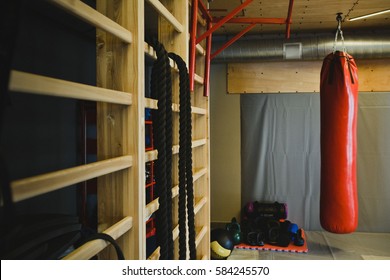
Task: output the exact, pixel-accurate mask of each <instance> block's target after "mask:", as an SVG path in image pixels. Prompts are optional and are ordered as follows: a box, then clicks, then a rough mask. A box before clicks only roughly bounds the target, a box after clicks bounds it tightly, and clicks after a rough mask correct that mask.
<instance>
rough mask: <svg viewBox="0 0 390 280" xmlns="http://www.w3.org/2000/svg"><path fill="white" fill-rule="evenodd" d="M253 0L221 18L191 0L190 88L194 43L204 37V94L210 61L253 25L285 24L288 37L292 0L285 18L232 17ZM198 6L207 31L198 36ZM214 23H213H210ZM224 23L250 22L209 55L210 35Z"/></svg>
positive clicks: (193, 65) (207, 86)
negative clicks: (213, 16)
mask: <svg viewBox="0 0 390 280" xmlns="http://www.w3.org/2000/svg"><path fill="white" fill-rule="evenodd" d="M252 1H253V0H246V1H245V2H243V3H242V4H241V5H240V6H238V7H237V8H235V9H234V10H233V11H231V12H230V13H229V14H228V15H226V16H225V17H223V18H212V17H211V16H210V14H209V12H208V10H207V8H206V7H205V5H204V3H203V2H202V1H201V0H200V1H199V0H192V26H191V33H190V41H191V42H190V65H189V76H190V77H189V78H190V90H191V91H193V90H194V76H195V56H196V53H195V52H196V44H198V43H200V42H201V41H203V40H204V39H206V55H205V56H206V57H205V60H206V63H205V77H204V84H203V86H204V96H208V95H209V78H210V61H211V59H213V58H214V57H215V56H216V55H218V54H219V53H220V52H222V51H223V50H224V49H226V48H227V47H229V46H230V45H231V44H233V43H234V42H235V41H237V40H238V39H239V38H241V37H242V36H243V35H244V34H246V33H247V32H248V31H249V30H251V29H252V28H253V27H255V25H256V24H286V33H285V34H286V38H287V39H288V38H290V27H291V17H292V9H293V5H294V0H289V7H288V12H287V18H286V19H285V18H233V17H234V16H235V15H237V13H239V12H240V11H241V10H242V9H244V8H245V7H246V6H248V5H249V4H250V3H251V2H252ZM198 8H200V10H201V11H202V14H203V17H204V18H206V22H207V31H206V32H204V33H203V34H202V35H201V36H199V37H198V38H197V37H196V34H197V18H198ZM212 23H215V25H212ZM225 23H240V24H250V25H249V26H248V27H246V28H245V29H244V30H242V31H241V32H240V33H239V34H237V35H236V36H234V37H233V38H232V39H231V40H229V41H228V42H227V43H226V44H224V45H223V46H222V47H221V48H220V49H218V50H217V51H216V52H214V53H213V54H212V55H211V36H212V33H213V32H214V31H216V30H217V29H218V28H220V27H221V26H222V25H224V24H225Z"/></svg>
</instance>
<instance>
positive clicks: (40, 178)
mask: <svg viewBox="0 0 390 280" xmlns="http://www.w3.org/2000/svg"><path fill="white" fill-rule="evenodd" d="M132 163H133V158H132V156H121V157H117V158H112V159H107V160H102V161H98V162H94V163H90V164H85V165H81V166H77V167H72V168H68V169H63V170H59V171H55V172H50V173H47V174H43V175H37V176H33V177H29V178H25V179H20V180H16V181H13V182H12V183H11V188H12V193H13V201H14V202H18V201H21V200H25V199H28V198H32V197H34V196H37V195H41V194H44V193H47V192H51V191H55V190H58V189H61V188H64V187H67V186H70V185H73V184H76V183H79V182H83V181H86V180H89V179H92V178H96V177H98V176H102V175H106V174H110V173H113V172H116V171H119V170H122V169H125V168H129V167H130V166H131V165H132Z"/></svg>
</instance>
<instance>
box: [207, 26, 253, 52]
mask: <svg viewBox="0 0 390 280" xmlns="http://www.w3.org/2000/svg"><path fill="white" fill-rule="evenodd" d="M255 26H256V23H252V24H251V25H249V26H248V27H246V28H245V29H244V30H242V31H241V32H240V33H238V34H237V35H236V36H234V37H233V38H232V39H230V40H229V41H228V42H227V43H226V44H225V45H223V46H222V47H220V48H219V49H218V50H216V51H215V52H214V53H213V54H212V55H211V59H213V58H214V57H216V56H217V55H218V54H219V53H220V52H222V51H223V50H224V49H226V48H227V47H229V46H230V45H231V44H233V43H234V42H235V41H237V40H238V39H240V38H241V37H242V36H243V35H244V34H245V33H247V32H248V31H249V30H251V29H252V28H253V27H255Z"/></svg>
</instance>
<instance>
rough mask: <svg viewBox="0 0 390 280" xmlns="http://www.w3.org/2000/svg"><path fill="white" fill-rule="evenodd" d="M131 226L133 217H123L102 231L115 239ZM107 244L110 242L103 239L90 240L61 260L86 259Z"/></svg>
mask: <svg viewBox="0 0 390 280" xmlns="http://www.w3.org/2000/svg"><path fill="white" fill-rule="evenodd" d="M132 226H133V218H132V217H125V218H124V219H122V220H120V221H119V222H117V223H116V224H114V225H113V226H111V227H109V228H108V229H107V230H105V231H103V233H105V234H108V235H110V236H111V237H112V238H114V239H115V240H116V239H118V238H119V237H121V236H122V235H123V234H124V233H126V232H128V231H129V230H130V229H131V228H132ZM108 245H110V243H109V242H107V241H105V240H92V241H89V242H87V243H85V244H84V245H82V246H80V247H79V248H77V249H75V250H74V251H72V252H71V253H69V254H68V255H66V256H65V257H64V258H63V260H87V259H90V258H92V257H93V256H95V255H96V254H98V253H99V252H100V251H102V250H103V249H104V248H106V247H107V246H108Z"/></svg>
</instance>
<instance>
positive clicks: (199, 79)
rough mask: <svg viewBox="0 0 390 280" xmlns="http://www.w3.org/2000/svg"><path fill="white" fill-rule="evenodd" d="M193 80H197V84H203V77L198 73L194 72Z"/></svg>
mask: <svg viewBox="0 0 390 280" xmlns="http://www.w3.org/2000/svg"><path fill="white" fill-rule="evenodd" d="M194 80H195V82H197V83H198V84H200V85H203V84H204V78H203V77H201V76H199V75H198V74H196V73H195V77H194Z"/></svg>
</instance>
